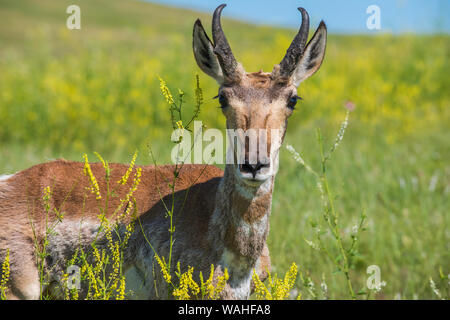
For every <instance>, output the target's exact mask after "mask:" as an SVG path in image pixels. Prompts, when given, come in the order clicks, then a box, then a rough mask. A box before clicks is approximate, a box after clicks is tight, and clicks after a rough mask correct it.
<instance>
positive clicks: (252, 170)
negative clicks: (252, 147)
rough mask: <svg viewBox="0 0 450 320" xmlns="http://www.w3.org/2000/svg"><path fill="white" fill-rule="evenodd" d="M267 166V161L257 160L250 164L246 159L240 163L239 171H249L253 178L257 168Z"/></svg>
mask: <svg viewBox="0 0 450 320" xmlns="http://www.w3.org/2000/svg"><path fill="white" fill-rule="evenodd" d="M268 167H269V164H268V163H261V162H259V161H258V162H257V163H256V164H250V163H249V162H248V161H245V163H244V164H242V165H241V171H242V172H248V173H251V174H252V176H253V178H255V177H256V174H257V173H258V171H259V170H261V169H262V168H268Z"/></svg>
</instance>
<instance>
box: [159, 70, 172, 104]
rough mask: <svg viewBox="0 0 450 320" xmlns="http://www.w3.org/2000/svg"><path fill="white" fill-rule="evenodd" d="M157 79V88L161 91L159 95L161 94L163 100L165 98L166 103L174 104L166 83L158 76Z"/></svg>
mask: <svg viewBox="0 0 450 320" xmlns="http://www.w3.org/2000/svg"><path fill="white" fill-rule="evenodd" d="M158 79H159V88H160V89H161V93H162V94H163V96H164V98H166V101H167V103H169V104H174V103H175V101H174V100H173V97H172V94H171V93H170V90H169V88H168V87H167V84H166V82H165V81H164V80H163V79H162V78H161V77H159V76H158Z"/></svg>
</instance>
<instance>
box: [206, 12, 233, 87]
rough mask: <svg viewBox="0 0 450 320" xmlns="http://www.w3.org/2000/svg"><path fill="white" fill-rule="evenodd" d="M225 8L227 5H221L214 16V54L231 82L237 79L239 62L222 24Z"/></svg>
mask: <svg viewBox="0 0 450 320" xmlns="http://www.w3.org/2000/svg"><path fill="white" fill-rule="evenodd" d="M225 7H226V4H221V5H220V6H218V7H217V8H216V10H215V11H214V15H213V20H212V35H213V40H214V53H215V54H216V55H217V58H218V60H219V63H220V66H221V67H222V71H223V73H224V76H225V77H226V78H228V79H229V80H234V79H235V78H236V68H237V62H236V59H235V58H234V55H233V52H232V51H231V47H230V45H229V44H228V41H227V38H226V37H225V34H224V32H223V30H222V25H221V23H220V16H221V14H222V10H223V8H225Z"/></svg>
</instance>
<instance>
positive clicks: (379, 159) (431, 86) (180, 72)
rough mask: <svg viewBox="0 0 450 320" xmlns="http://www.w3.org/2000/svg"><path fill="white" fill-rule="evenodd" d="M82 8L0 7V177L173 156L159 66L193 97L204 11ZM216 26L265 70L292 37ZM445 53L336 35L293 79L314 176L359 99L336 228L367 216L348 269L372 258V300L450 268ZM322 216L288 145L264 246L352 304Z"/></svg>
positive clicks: (434, 45) (295, 122)
mask: <svg viewBox="0 0 450 320" xmlns="http://www.w3.org/2000/svg"><path fill="white" fill-rule="evenodd" d="M77 3H78V4H79V5H80V7H81V17H82V29H81V30H73V31H71V30H67V29H66V27H65V20H66V18H67V16H68V15H67V14H66V13H65V10H66V8H67V6H68V5H69V4H72V2H71V1H50V0H43V1H39V2H36V1H30V0H23V1H14V0H6V1H5V0H0V8H1V10H0V48H1V50H0V120H1V126H0V172H1V173H12V172H15V171H18V170H22V169H25V168H27V167H29V166H31V165H33V164H37V163H39V162H44V161H48V160H50V159H54V158H60V157H63V158H66V159H71V160H78V161H81V160H82V154H83V153H84V152H87V153H88V154H89V155H90V157H91V158H94V156H93V154H92V152H94V151H97V152H99V153H100V154H102V156H103V157H104V158H105V159H108V160H109V161H110V162H127V161H128V160H129V158H130V154H132V153H133V152H134V150H135V149H136V148H137V149H139V150H141V152H140V155H141V156H140V157H139V159H138V162H139V163H141V164H150V163H151V158H150V156H149V155H148V148H147V145H148V144H150V145H151V147H152V149H153V151H154V153H155V155H157V160H158V162H159V163H165V162H169V160H170V148H171V146H172V144H171V143H170V142H169V138H170V133H171V123H170V115H169V112H168V107H167V104H166V103H165V101H164V98H163V97H161V95H160V92H159V84H158V78H157V75H160V76H161V77H162V78H164V79H165V80H166V82H167V83H168V85H169V87H170V88H171V89H172V90H173V91H174V92H176V89H177V88H181V89H183V90H184V91H185V92H186V94H187V97H188V98H191V99H192V98H193V97H194V92H193V88H194V83H195V76H194V75H195V73H198V72H200V70H199V69H198V67H197V66H196V65H195V61H194V58H193V55H192V49H191V41H192V39H191V36H192V35H191V33H192V26H193V22H194V21H195V19H196V18H197V17H200V18H201V19H202V21H203V23H204V25H205V27H206V28H207V29H209V26H210V19H211V18H210V16H209V15H205V14H199V13H195V12H191V11H187V10H178V9H173V8H166V7H163V6H159V5H154V4H149V3H141V2H134V1H116V0H114V1H111V0H108V1H106V0H104V1H103V0H102V1H95V2H94V1H82V0H80V1H78V2H77ZM223 26H224V29H225V32H226V34H227V36H228V39H229V41H230V43H231V45H232V47H233V50H234V53H235V56H236V57H237V58H238V59H239V60H240V61H241V62H242V63H243V65H244V66H245V67H246V68H247V70H248V71H257V70H259V69H261V68H262V69H264V71H270V70H271V68H272V67H273V65H274V64H275V63H278V62H279V61H280V60H281V59H282V57H283V54H284V52H285V50H286V48H287V47H288V46H289V43H290V41H291V40H292V38H293V37H294V35H295V32H296V31H295V30H286V29H280V28H272V27H256V26H252V25H249V24H245V23H242V22H238V21H232V20H225V21H224V23H223ZM315 27H316V26H312V27H311V29H313V28H315ZM330 31H331V33H332V31H333V30H330ZM449 52H450V37H449V36H448V35H430V36H415V35H403V36H392V35H379V36H336V35H332V34H331V35H330V36H329V38H328V46H327V53H326V57H325V61H324V64H323V65H322V67H321V69H320V71H319V72H318V73H317V74H316V75H315V76H314V77H312V78H311V79H309V80H308V81H307V82H306V83H304V84H302V86H301V87H300V89H299V94H300V95H301V96H302V97H303V98H304V101H302V104H301V105H300V106H299V107H298V108H297V110H296V111H295V114H294V115H293V116H292V117H291V118H290V120H289V127H288V133H287V136H286V140H285V141H286V143H289V144H291V145H293V146H294V147H295V148H296V149H297V151H299V152H300V154H301V155H302V157H303V158H304V159H305V160H306V161H307V162H308V163H310V164H311V165H312V166H313V167H314V168H315V169H317V170H318V169H319V167H320V154H319V147H318V145H317V140H316V136H315V134H316V128H318V127H320V128H321V130H322V133H323V135H324V137H325V143H326V144H327V145H328V146H329V145H330V144H331V143H332V142H333V138H334V136H335V135H336V133H337V131H338V129H339V124H340V122H341V121H342V120H343V118H344V116H345V109H344V107H343V104H344V103H345V101H347V100H351V101H353V102H354V103H355V104H356V109H355V111H354V112H353V113H352V114H351V118H350V125H349V127H348V129H347V132H346V136H345V138H344V141H343V142H342V143H341V145H340V146H339V148H338V149H337V151H336V153H335V154H333V158H332V161H331V162H330V163H329V164H328V179H329V181H330V184H331V185H332V186H333V187H332V188H333V190H334V192H335V193H336V194H337V198H336V200H335V205H336V207H337V209H338V211H339V212H340V219H341V224H342V230H344V232H347V233H348V232H350V230H351V228H352V226H353V225H354V224H355V223H356V221H357V219H358V217H359V214H360V213H361V211H362V210H364V211H365V213H366V214H367V216H368V219H367V231H366V232H365V233H363V234H362V237H361V239H360V250H359V251H360V253H361V255H360V256H359V257H358V258H357V259H356V260H355V264H354V269H353V270H352V271H351V273H350V275H351V277H352V279H354V282H355V286H356V289H357V290H359V289H360V288H362V287H363V286H364V285H365V282H366V279H367V274H366V268H367V266H369V265H378V266H379V267H380V268H381V279H382V280H385V281H386V282H387V285H386V287H385V288H384V289H383V290H382V291H381V293H380V294H378V295H377V298H394V297H395V296H396V295H398V294H400V296H401V297H402V298H409V299H411V298H414V297H418V298H424V299H429V298H436V296H435V295H434V294H433V292H432V290H431V288H430V286H429V277H430V276H431V277H433V279H435V281H436V280H437V279H438V272H439V267H442V269H443V272H444V274H448V273H450V270H449V269H448V267H449V265H450V256H449V252H450V251H449V248H448V243H449V240H450V239H449V237H450V234H449V228H448V217H449V216H448V212H449V209H450V204H449V200H448V198H449V190H450V187H449V185H450V166H449V162H448V159H449V157H450V152H449V148H448V141H449V139H450V134H449V132H450V130H449V123H450V117H449V115H450V114H449V113H450V111H449V110H450V108H449V106H450V93H449V91H448V88H449V87H450V83H449V77H448V74H449V72H450V63H449V61H448V54H449ZM200 79H201V84H202V87H203V90H204V97H205V105H204V106H203V109H202V112H201V114H200V119H201V120H203V122H204V123H205V124H206V125H207V126H208V127H217V128H221V129H223V128H224V118H223V116H222V115H221V113H220V110H218V108H217V101H215V100H213V99H212V97H214V96H215V95H216V94H217V85H216V84H215V82H214V81H213V80H212V79H210V78H208V77H207V76H205V75H203V74H201V75H200ZM192 105H193V103H191V106H192ZM188 111H189V110H188ZM168 146H170V148H169V147H168ZM321 212H322V211H321V200H320V194H319V191H318V190H317V187H316V182H315V180H314V177H313V176H311V175H310V174H309V173H308V172H307V171H306V170H305V169H304V168H302V167H301V166H300V165H299V164H298V163H296V162H295V161H294V160H293V159H292V157H291V155H290V154H289V153H288V152H287V151H286V150H284V149H283V150H282V151H281V165H280V170H279V174H278V176H277V181H276V188H275V193H274V201H273V210H272V216H271V231H270V234H269V240H268V241H269V248H270V250H271V256H272V261H273V265H274V268H275V271H276V270H279V271H282V272H284V271H285V270H287V269H288V268H289V266H290V265H291V263H292V262H296V263H297V264H298V265H299V270H300V271H302V272H304V273H309V275H310V276H311V278H312V279H313V281H314V283H315V284H316V286H318V285H319V284H320V282H321V281H322V278H323V277H325V280H326V283H327V285H328V293H329V297H330V298H349V296H348V293H347V290H346V285H345V279H344V277H342V276H341V275H340V274H339V273H334V272H335V267H334V265H333V263H331V262H330V261H329V260H328V259H327V258H326V257H325V256H324V255H323V254H321V253H320V252H318V251H315V250H313V249H312V248H311V247H310V246H308V245H307V243H306V242H305V241H304V239H305V238H306V239H311V238H313V234H314V230H313V228H312V227H311V221H317V222H319V223H322V222H321V219H322V217H321V215H322V213H321ZM325 239H327V236H326V235H325ZM329 241H330V244H331V239H329Z"/></svg>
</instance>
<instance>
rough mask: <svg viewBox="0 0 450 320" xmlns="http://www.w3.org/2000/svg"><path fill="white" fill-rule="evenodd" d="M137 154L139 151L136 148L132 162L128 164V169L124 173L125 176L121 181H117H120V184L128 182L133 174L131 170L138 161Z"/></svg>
mask: <svg viewBox="0 0 450 320" xmlns="http://www.w3.org/2000/svg"><path fill="white" fill-rule="evenodd" d="M137 155H138V151H137V150H136V151H135V152H134V155H133V158H132V159H131V162H130V165H129V166H128V169H127V171H126V172H125V174H124V175H123V177H122V178H121V179H120V180H119V181H117V183H119V184H126V183H127V181H128V178H129V177H130V174H131V172H132V171H133V168H134V164H135V162H136V158H137Z"/></svg>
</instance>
